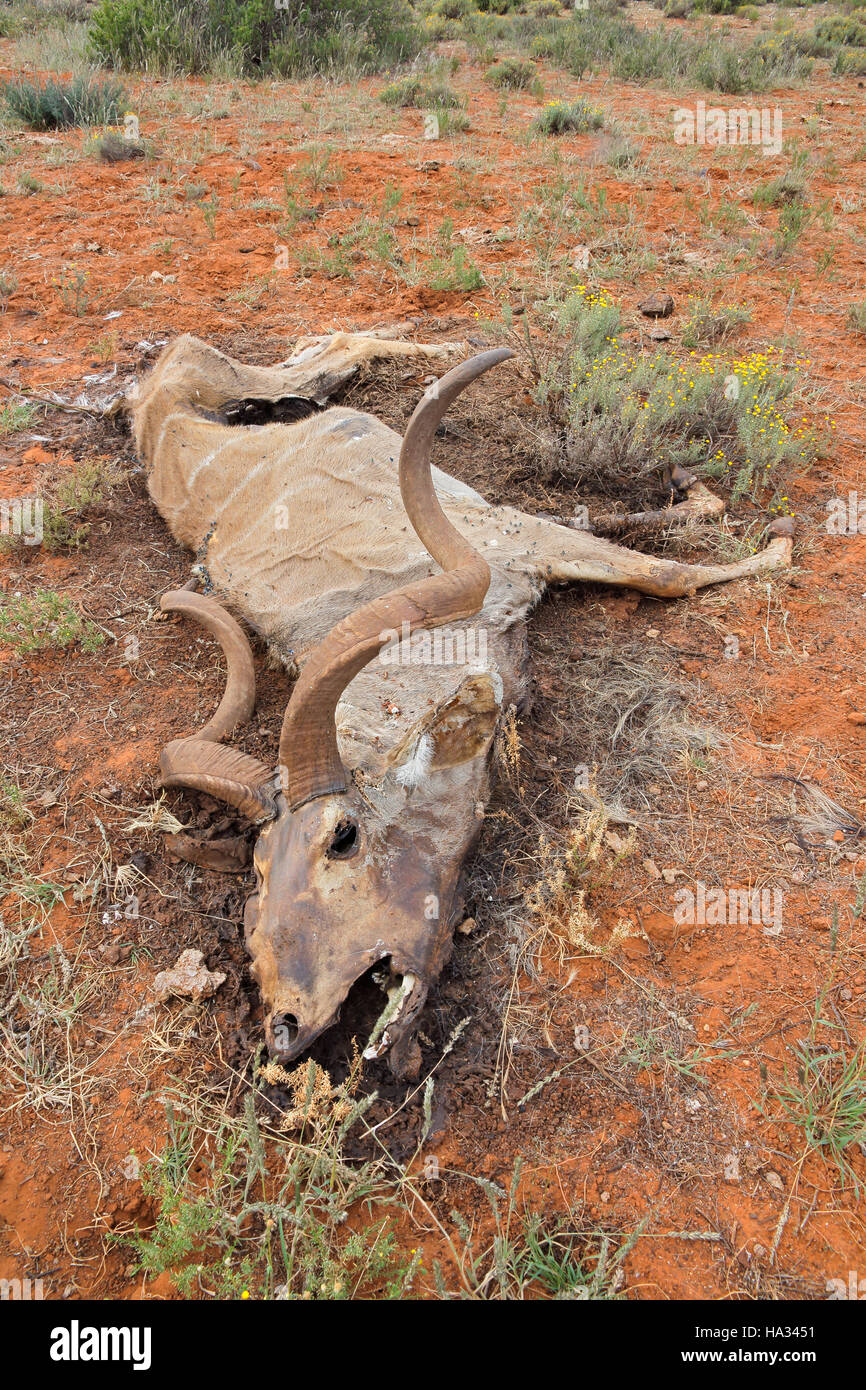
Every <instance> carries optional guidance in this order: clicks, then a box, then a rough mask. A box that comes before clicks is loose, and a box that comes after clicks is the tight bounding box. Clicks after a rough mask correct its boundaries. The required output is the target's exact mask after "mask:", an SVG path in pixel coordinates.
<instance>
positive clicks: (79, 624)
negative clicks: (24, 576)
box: [0, 589, 105, 654]
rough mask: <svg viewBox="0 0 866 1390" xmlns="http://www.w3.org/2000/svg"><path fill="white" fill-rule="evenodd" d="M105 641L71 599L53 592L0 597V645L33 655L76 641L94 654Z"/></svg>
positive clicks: (42, 590) (38, 591) (61, 647)
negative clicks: (4, 644)
mask: <svg viewBox="0 0 866 1390" xmlns="http://www.w3.org/2000/svg"><path fill="white" fill-rule="evenodd" d="M104 641H105V638H104V637H103V635H102V633H101V632H100V631H99V628H98V627H96V625H95V624H94V623H91V622H89V621H88V620H87V619H86V618H83V617H82V616H81V614H80V613H79V612H78V610H77V609H76V608H75V607H74V605H73V604H72V602H71V600H70V599H68V598H66V597H65V595H63V594H58V593H55V592H54V591H53V590H52V589H36V590H35V591H34V593H33V594H32V595H29V596H24V597H18V598H16V597H14V596H9V595H6V596H5V597H2V598H0V642H5V643H6V645H7V646H9V647H14V648H15V650H16V651H19V652H22V653H24V654H30V653H32V652H41V651H45V650H46V649H50V648H59V649H63V648H65V647H69V646H71V645H72V644H73V643H74V642H77V643H78V644H79V645H80V647H81V650H82V651H83V652H95V651H96V650H97V648H99V647H101V646H102V644H103V642H104Z"/></svg>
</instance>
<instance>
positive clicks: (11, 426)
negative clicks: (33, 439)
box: [0, 401, 39, 439]
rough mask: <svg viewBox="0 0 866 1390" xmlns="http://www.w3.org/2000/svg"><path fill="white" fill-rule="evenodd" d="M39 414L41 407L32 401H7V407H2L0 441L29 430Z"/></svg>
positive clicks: (0, 411)
mask: <svg viewBox="0 0 866 1390" xmlns="http://www.w3.org/2000/svg"><path fill="white" fill-rule="evenodd" d="M38 414H39V406H38V405H34V404H32V402H30V401H7V403H6V405H0V439H3V438H4V437H5V436H6V435H9V434H19V433H20V432H21V430H26V429H28V428H29V426H30V425H32V423H33V421H34V420H35V419H36V416H37V415H38Z"/></svg>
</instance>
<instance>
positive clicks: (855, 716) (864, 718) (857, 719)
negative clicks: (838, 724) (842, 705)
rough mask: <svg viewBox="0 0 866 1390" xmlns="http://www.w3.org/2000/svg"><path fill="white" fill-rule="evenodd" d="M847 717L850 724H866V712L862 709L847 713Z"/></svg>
mask: <svg viewBox="0 0 866 1390" xmlns="http://www.w3.org/2000/svg"><path fill="white" fill-rule="evenodd" d="M845 718H846V719H847V720H848V723H849V724H866V713H864V712H863V711H862V710H855V711H854V712H853V713H851V714H847V715H846V716H845Z"/></svg>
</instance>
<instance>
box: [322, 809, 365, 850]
mask: <svg viewBox="0 0 866 1390" xmlns="http://www.w3.org/2000/svg"><path fill="white" fill-rule="evenodd" d="M357 852H358V825H357V822H356V821H353V820H350V818H349V817H348V816H344V817H343V819H342V820H341V821H338V822H337V824H336V825H335V826H334V833H333V835H332V836H331V843H330V844H329V845H328V848H327V850H326V854H327V856H328V858H329V859H351V857H352V855H353V854H357Z"/></svg>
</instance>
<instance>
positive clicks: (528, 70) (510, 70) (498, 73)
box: [484, 58, 536, 91]
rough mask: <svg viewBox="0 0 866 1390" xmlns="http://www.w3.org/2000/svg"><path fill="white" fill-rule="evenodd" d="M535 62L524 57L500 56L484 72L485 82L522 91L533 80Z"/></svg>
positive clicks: (501, 87)
mask: <svg viewBox="0 0 866 1390" xmlns="http://www.w3.org/2000/svg"><path fill="white" fill-rule="evenodd" d="M535 75H536V74H535V64H534V63H529V62H527V61H526V59H525V58H501V59H500V61H499V62H498V63H494V64H493V67H492V68H488V69H487V71H486V73H485V74H484V80H485V82H490V83H491V84H492V86H494V87H499V88H500V89H502V90H506V89H507V90H509V91H522V90H523V89H524V88H526V87H529V86H531V84H532V83H533V82H534V81H535Z"/></svg>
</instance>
